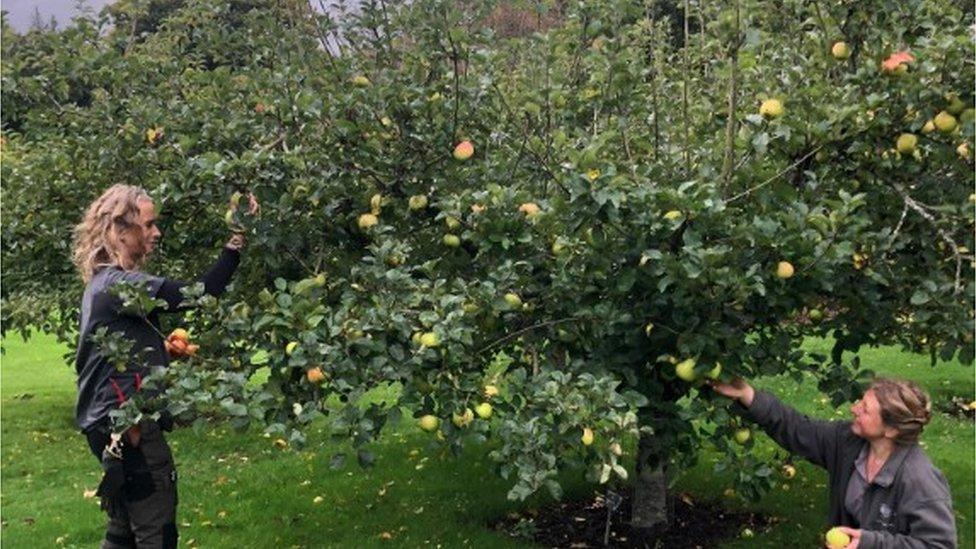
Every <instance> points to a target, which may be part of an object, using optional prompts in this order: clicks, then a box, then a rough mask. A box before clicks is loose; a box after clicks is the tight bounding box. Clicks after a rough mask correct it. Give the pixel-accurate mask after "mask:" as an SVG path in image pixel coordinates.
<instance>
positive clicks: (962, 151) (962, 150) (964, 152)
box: [956, 141, 969, 160]
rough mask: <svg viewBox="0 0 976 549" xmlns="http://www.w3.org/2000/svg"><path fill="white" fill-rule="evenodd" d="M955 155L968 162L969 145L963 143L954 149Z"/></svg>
mask: <svg viewBox="0 0 976 549" xmlns="http://www.w3.org/2000/svg"><path fill="white" fill-rule="evenodd" d="M956 154H958V155H959V156H961V157H962V158H963V159H965V160H969V143H967V142H965V141H963V142H962V143H960V144H959V146H958V147H956Z"/></svg>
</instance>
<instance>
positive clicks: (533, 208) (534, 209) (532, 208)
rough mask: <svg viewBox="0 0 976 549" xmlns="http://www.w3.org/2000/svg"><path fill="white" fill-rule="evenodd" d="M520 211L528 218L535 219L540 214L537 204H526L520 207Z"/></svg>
mask: <svg viewBox="0 0 976 549" xmlns="http://www.w3.org/2000/svg"><path fill="white" fill-rule="evenodd" d="M518 211H520V212H522V213H524V214H525V215H526V217H534V216H536V215H538V213H539V205H538V204H536V203H535V202H526V203H525V204H522V205H521V206H519V208H518Z"/></svg>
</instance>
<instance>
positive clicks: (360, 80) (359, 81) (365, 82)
mask: <svg viewBox="0 0 976 549" xmlns="http://www.w3.org/2000/svg"><path fill="white" fill-rule="evenodd" d="M352 83H353V85H354V86H356V87H357V88H365V87H367V86H369V85H370V81H369V78H366V77H365V76H363V75H361V74H357V75H356V76H353V77H352Z"/></svg>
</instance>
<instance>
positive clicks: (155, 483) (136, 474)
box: [85, 421, 179, 549]
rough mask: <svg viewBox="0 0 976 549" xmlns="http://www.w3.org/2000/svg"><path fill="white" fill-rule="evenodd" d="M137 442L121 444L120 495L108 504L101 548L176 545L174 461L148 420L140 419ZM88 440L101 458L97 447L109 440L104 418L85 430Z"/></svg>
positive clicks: (140, 548)
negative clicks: (121, 475) (133, 445)
mask: <svg viewBox="0 0 976 549" xmlns="http://www.w3.org/2000/svg"><path fill="white" fill-rule="evenodd" d="M139 427H140V429H141V431H142V435H141V437H140V442H139V446H138V447H132V446H130V445H128V444H124V445H123V449H122V466H123V470H124V471H125V484H124V485H123V487H122V497H121V498H120V500H119V501H118V502H117V504H115V505H111V506H109V508H108V525H107V526H106V529H105V539H104V540H103V541H102V549H123V548H126V549H128V548H138V549H149V548H151V549H164V548H165V549H169V548H175V547H176V543H177V540H178V537H179V534H178V532H177V530H176V505H177V503H178V498H177V493H176V467H175V466H174V463H173V453H172V452H171V451H170V449H169V445H168V444H167V443H166V438H165V437H164V436H163V431H162V430H161V429H160V428H159V426H158V425H157V424H156V423H155V422H153V421H145V422H143V423H141V424H140V425H139ZM85 435H86V436H87V437H88V446H89V448H90V449H91V451H92V453H93V454H94V455H95V457H96V458H97V459H98V460H99V462H101V459H102V450H104V449H105V447H106V446H107V445H108V444H109V442H110V440H111V439H110V437H109V429H108V427H107V424H105V425H100V426H97V427H94V428H92V429H90V430H88V431H87V432H86V433H85Z"/></svg>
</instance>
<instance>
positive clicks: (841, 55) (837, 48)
mask: <svg viewBox="0 0 976 549" xmlns="http://www.w3.org/2000/svg"><path fill="white" fill-rule="evenodd" d="M830 55H833V56H834V59H840V60H843V59H847V58H848V57H850V56H851V48H849V47H848V46H847V42H835V43H834V46H833V47H832V48H830Z"/></svg>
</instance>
